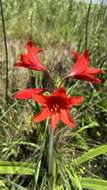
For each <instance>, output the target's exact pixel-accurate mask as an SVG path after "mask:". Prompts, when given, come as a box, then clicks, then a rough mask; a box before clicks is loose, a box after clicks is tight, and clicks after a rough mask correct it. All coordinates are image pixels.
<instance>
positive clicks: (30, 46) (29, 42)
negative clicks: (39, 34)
mask: <svg viewBox="0 0 107 190" xmlns="http://www.w3.org/2000/svg"><path fill="white" fill-rule="evenodd" d="M26 47H27V49H28V51H34V53H40V52H42V51H43V49H42V48H36V47H34V45H33V42H32V40H29V41H28V42H27V44H26Z"/></svg>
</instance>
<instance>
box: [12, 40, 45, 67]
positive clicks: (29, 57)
mask: <svg viewBox="0 0 107 190" xmlns="http://www.w3.org/2000/svg"><path fill="white" fill-rule="evenodd" d="M26 48H27V51H28V52H27V53H25V54H21V55H20V61H19V62H17V63H15V65H14V66H16V67H26V68H28V69H32V70H37V71H44V70H47V69H46V67H45V66H44V65H42V63H41V61H40V60H39V57H38V53H40V52H41V51H43V50H42V48H36V47H34V46H33V42H32V41H31V40H29V41H28V42H27V45H26Z"/></svg>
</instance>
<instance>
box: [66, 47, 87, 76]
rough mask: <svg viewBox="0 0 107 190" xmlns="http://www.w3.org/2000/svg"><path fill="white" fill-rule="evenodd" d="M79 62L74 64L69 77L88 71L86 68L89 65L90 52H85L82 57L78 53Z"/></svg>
mask: <svg viewBox="0 0 107 190" xmlns="http://www.w3.org/2000/svg"><path fill="white" fill-rule="evenodd" d="M75 54H77V55H78V56H77V60H76V62H75V63H74V66H73V68H72V69H71V72H70V74H69V75H68V76H75V75H79V74H81V73H82V72H83V71H85V70H86V68H87V67H88V65H89V53H88V50H85V51H84V53H83V54H82V55H79V54H78V53H77V52H75Z"/></svg>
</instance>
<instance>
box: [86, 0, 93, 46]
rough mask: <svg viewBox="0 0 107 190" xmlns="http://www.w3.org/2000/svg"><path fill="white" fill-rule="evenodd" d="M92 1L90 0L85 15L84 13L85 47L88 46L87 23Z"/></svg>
mask: <svg viewBox="0 0 107 190" xmlns="http://www.w3.org/2000/svg"><path fill="white" fill-rule="evenodd" d="M92 1H93V0H90V3H89V7H88V11H87V15H86V27H85V49H87V47H88V25H89V17H90V11H91V5H92Z"/></svg>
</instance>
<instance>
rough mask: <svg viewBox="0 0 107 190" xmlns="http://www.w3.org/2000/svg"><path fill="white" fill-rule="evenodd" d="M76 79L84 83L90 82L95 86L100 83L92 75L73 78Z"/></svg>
mask: <svg viewBox="0 0 107 190" xmlns="http://www.w3.org/2000/svg"><path fill="white" fill-rule="evenodd" d="M75 78H76V79H79V80H85V81H90V82H93V83H96V84H99V83H101V82H102V80H101V79H99V78H96V76H94V75H92V74H85V73H84V74H82V75H77V76H75Z"/></svg>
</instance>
